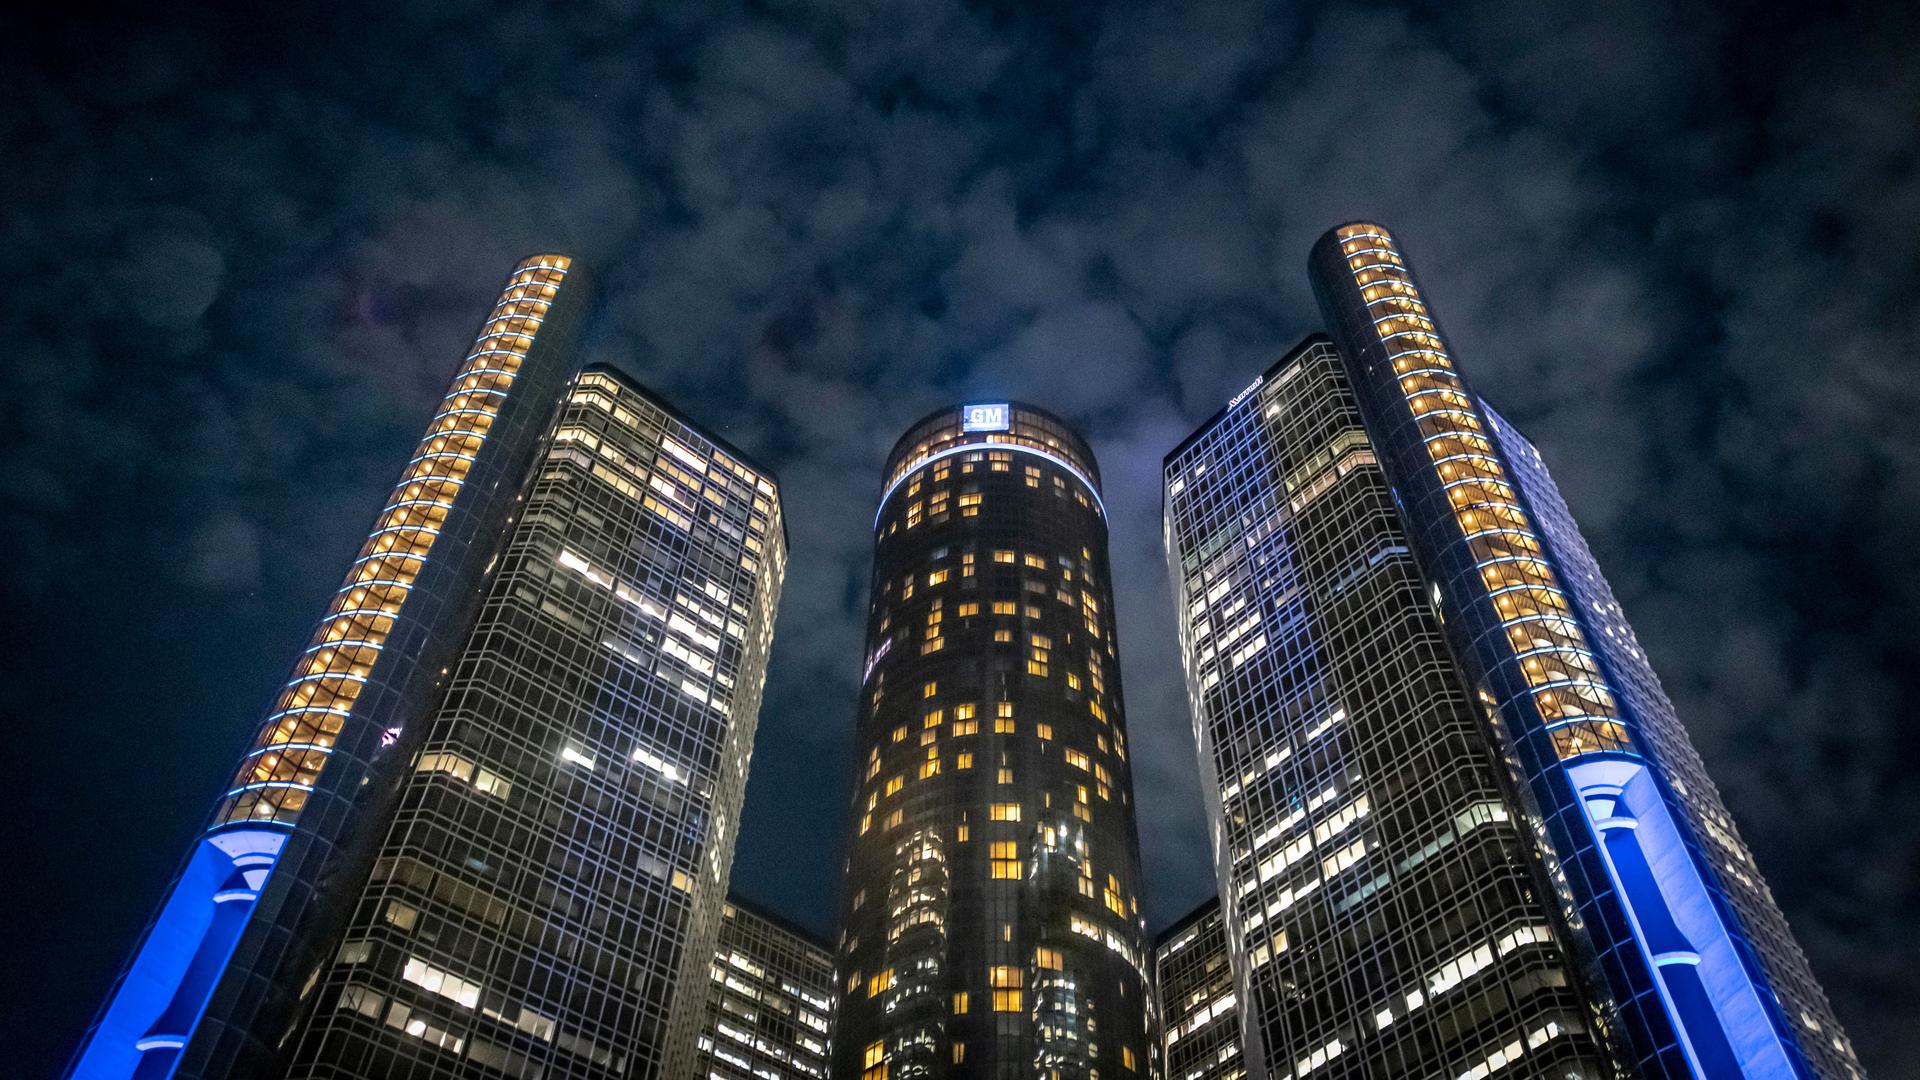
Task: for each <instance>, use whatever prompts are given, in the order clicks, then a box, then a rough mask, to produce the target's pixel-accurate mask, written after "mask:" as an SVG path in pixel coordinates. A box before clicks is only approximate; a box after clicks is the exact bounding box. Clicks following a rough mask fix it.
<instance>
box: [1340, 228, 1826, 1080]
mask: <svg viewBox="0 0 1920 1080" xmlns="http://www.w3.org/2000/svg"><path fill="white" fill-rule="evenodd" d="M1309 266H1310V275H1311V278H1312V283H1313V288H1314V291H1315V294H1316V295H1317V296H1318V298H1319V301H1320V307H1321V311H1322V313H1323V315H1324V317H1325V318H1326V321H1327V327H1328V330H1329V331H1330V332H1331V334H1332V337H1333V340H1334V343H1335V344H1336V345H1337V347H1338V349H1339V352H1340V355H1341V358H1342V360H1343V362H1344V365H1345V369H1346V372H1347V376H1348V382H1349V383H1350V385H1351V387H1352V392H1353V395H1354V398H1355V400H1356V403H1357V406H1358V409H1359V414H1360V416H1361V418H1362V420H1363V422H1364V425H1365V429H1366V433H1367V436H1368V439H1369V442H1370V443H1371V445H1372V447H1373V450H1374V452H1375V453H1376V454H1377V455H1378V460H1379V464H1380V466H1381V468H1382V469H1383V470H1384V473H1385V476H1386V479H1387V482H1388V483H1389V484H1391V485H1392V488H1393V491H1394V495H1395V503H1396V507H1397V509H1398V511H1399V516H1400V519H1401V521H1402V522H1403V524H1404V530H1405V535H1406V538H1407V543H1408V546H1409V547H1410V548H1411V553H1412V555H1413V557H1414V558H1415V559H1416V560H1417V562H1418V564H1419V566H1420V567H1421V570H1422V572H1423V574H1424V578H1425V581H1426V582H1427V584H1428V587H1429V588H1430V590H1431V593H1430V595H1431V597H1432V599H1433V603H1434V605H1435V607H1436V608H1437V610H1438V612H1439V614H1440V615H1441V617H1442V618H1443V620H1444V624H1445V631H1446V637H1447V640H1448V643H1449V645H1450V646H1451V649H1452V652H1453V654H1454V655H1455V656H1456V657H1457V659H1458V662H1459V664H1460V666H1461V668H1462V670H1463V672H1464V674H1465V676H1466V678H1467V679H1468V680H1469V681H1470V683H1471V684H1472V685H1473V686H1475V688H1476V690H1477V692H1478V693H1479V694H1480V695H1481V697H1482V700H1483V701H1484V702H1485V703H1486V704H1487V705H1488V706H1489V707H1490V708H1491V710H1492V712H1493V718H1494V721H1495V723H1496V725H1497V730H1498V731H1499V732H1500V735H1501V741H1502V749H1503V753H1504V754H1505V756H1507V758H1508V759H1509V761H1510V762H1511V764H1512V766H1513V768H1514V769H1515V771H1516V772H1517V774H1518V776H1519V778H1520V780H1521V783H1520V791H1521V794H1522V796H1523V797H1524V799H1525V801H1526V805H1527V813H1528V817H1529V819H1530V820H1531V821H1532V822H1535V823H1536V828H1537V829H1538V832H1539V834H1540V835H1541V837H1542V838H1543V840H1544V841H1545V847H1546V848H1547V849H1548V853H1549V854H1550V855H1551V856H1552V859H1553V864H1554V865H1555V866H1556V867H1557V869H1558V873H1559V884H1560V885H1561V886H1562V887H1563V888H1564V889H1565V890H1566V893H1565V895H1566V898H1567V900H1568V904H1569V907H1570V909H1571V911H1570V919H1569V925H1570V926H1571V928H1572V933H1571V934H1570V935H1569V941H1568V945H1569V947H1570V951H1571V952H1573V953H1574V954H1575V955H1576V956H1577V957H1578V958H1580V960H1581V961H1582V962H1581V964H1580V967H1579V970H1581V971H1583V972H1585V973H1586V974H1587V976H1588V979H1587V981H1588V983H1589V985H1590V987H1591V988H1592V992H1593V995H1594V997H1595V998H1597V999H1599V1000H1601V1001H1603V1002H1605V1003H1606V1010H1605V1015H1606V1016H1607V1017H1609V1018H1610V1020H1611V1021H1612V1026H1613V1028H1614V1032H1615V1041H1616V1044H1617V1045H1618V1047H1619V1048H1620V1050H1621V1053H1622V1056H1623V1058H1624V1060H1625V1062H1626V1063H1627V1064H1628V1066H1629V1067H1630V1068H1631V1069H1632V1070H1634V1071H1636V1072H1638V1073H1639V1074H1641V1075H1645V1076H1663V1077H1716V1078H1717V1077H1735V1076H1740V1077H1779V1078H1788V1077H1809V1076H1819V1077H1854V1076H1858V1075H1859V1065H1858V1063H1857V1061H1856V1059H1855V1058H1854V1055H1853V1052H1852V1049H1851V1047H1850V1046H1849V1045H1848V1044H1847V1041H1846V1038H1845V1036H1844V1035H1843V1034H1842V1032H1841V1031H1840V1028H1839V1024H1838V1023H1837V1022H1836V1021H1835V1019H1834V1017H1833V1015H1832V1013H1831V1011H1830V1009H1829V1008H1828V1006H1827V1003H1826V1000H1825V997H1824V995H1823V994H1822V993H1821V991H1820V988H1819V986H1818V985H1817V984H1816V983H1815V982H1814V980H1813V977H1812V975H1811V973H1810V972H1809V971H1808V968H1807V965H1806V961H1805V959H1804V957H1803V956H1802V955H1801V953H1800V950H1799V948H1798V947H1797V946H1796V945H1795V943H1794V941H1793V938H1792V936H1791V935H1790V934H1789V933H1788V931H1787V928H1786V925H1785V922H1784V920H1783V919H1782V918H1781V916H1780V913H1779V910H1778V909H1777V908H1776V907H1775V906H1774V903H1773V901H1772V898H1771V897H1770V896H1769V895H1768V893H1767V891H1766V888H1765V885H1764V883H1763V882H1762V881H1761V879H1760V877H1759V875H1758V871H1757V870H1756V869H1755V868H1754V866H1753V859H1752V856H1751V855H1750V853H1749V852H1748V851H1747V849H1746V845H1745V844H1744V843H1743V842H1742V841H1741V840H1740V837H1739V834H1738V832H1737V830H1736V829H1735V828H1734V825H1733V821H1732V819H1731V817H1730V816H1729V815H1728V814H1727V812H1726V809H1725V807H1724V806H1723V805H1722V804H1721V802H1720V798H1719V795H1718V793H1717V792H1716V791H1715V790H1714V787H1713V784H1712V782H1711V781H1710V780H1709V779H1708V777H1707V775H1706V772H1705V770H1704V769H1703V768H1702V767H1701V765H1700V762H1699V758H1698V756H1697V755H1696V754H1695V752H1694V750H1693V748H1692V746H1691V744H1690V742H1689V741H1688V739H1687V736H1686V733H1685V731H1684V729H1683V728H1682V727H1681V726H1680V723H1679V721H1678V719H1677V718H1676V717H1675V716H1674V713H1673V708H1672V705H1671V704H1670V703H1669V702H1668V701H1667V699H1666V696H1665V695H1664V694H1663V693H1662V692H1661V691H1660V687H1659V682H1658V680H1657V679H1656V678H1655V677H1654V674H1653V672H1652V669H1651V668H1650V667H1649V666H1648V664H1647V661H1646V657H1645V654H1644V653H1643V652H1642V651H1641V650H1640V648H1639V646H1638V644H1637V643H1636V642H1635V640H1634V637H1633V633H1632V631H1631V629H1630V628H1628V627H1627V625H1626V623H1625V621H1624V619H1623V618H1622V616H1621V613H1620V608H1619V605H1618V604H1617V603H1616V602H1615V600H1614V598H1613V596H1612V593H1611V591H1610V590H1609V589H1608V588H1607V586H1606V583H1605V579H1604V578H1603V577H1602V576H1601V575H1600V573H1599V570H1598V568H1597V567H1596V566H1595V565H1594V563H1593V559H1592V556H1591V554H1590V553H1589V552H1588V550H1587V547H1586V544H1585V542H1584V541H1582V540H1581V539H1580V536H1579V532H1578V530H1577V529H1575V528H1574V526H1573V523H1572V519H1571V518H1570V517H1569V516H1568V514H1567V512H1566V507H1565V504H1564V502H1563V501H1562V500H1561V498H1560V496H1559V493H1558V491H1557V490H1556V489H1555V488H1554V485H1553V482H1552V480H1551V478H1550V477H1549V476H1548V475H1547V472H1546V469H1545V466H1544V465H1543V464H1542V463H1541V461H1540V459H1539V455H1538V454H1537V453H1535V452H1534V450H1533V448H1532V447H1531V446H1529V445H1528V444H1527V443H1526V441H1525V440H1524V439H1522V438H1520V437H1519V435H1518V434H1517V433H1516V432H1514V431H1513V429H1512V428H1510V427H1509V426H1507V425H1506V424H1504V423H1503V422H1501V421H1500V420H1499V418H1498V417H1497V416H1495V415H1494V413H1493V411H1492V410H1491V409H1489V408H1488V407H1487V406H1486V404H1485V403H1484V402H1482V401H1480V400H1479V399H1478V398H1477V397H1476V396H1475V395H1474V394H1473V392H1472V390H1471V389H1470V388H1469V386H1468V384H1467V382H1466V379H1465V377H1464V376H1463V375H1462V373H1461V371H1460V369H1459V367H1458V366H1457V364H1456V362H1455V356H1454V353H1453V350H1452V348H1451V346H1450V345H1449V344H1448V342H1447V341H1446V338H1445V335H1444V334H1443V333H1442V331H1441V329H1440V327H1439V325H1438V323H1437V322H1436V320H1435V317H1434V314H1433V312H1432V310H1431V308H1430V307H1429V306H1428V305H1427V302H1426V298H1425V296H1424V295H1423V292H1422V290H1421V288H1420V286H1419V284H1418V282H1417V281H1416V279H1415V278H1414V276H1413V273H1412V271H1411V270H1410V269H1409V268H1408V265H1407V262H1406V260H1405V259H1404V257H1403V255H1402V253H1401V251H1400V248H1399V245H1398V244H1397V243H1396V241H1395V240H1394V238H1393V237H1392V235H1391V234H1389V233H1388V231H1387V230H1386V229H1384V228H1382V227H1380V226H1378V225H1374V224H1369V223H1354V224H1349V225H1343V226H1341V227H1339V228H1336V229H1334V230H1332V231H1331V232H1329V233H1327V234H1326V235H1325V236H1324V237H1322V238H1321V239H1320V241H1319V242H1318V243H1317V244H1315V245H1314V248H1313V252H1312V255H1311V257H1310V261H1309ZM1549 317H1550V315H1549Z"/></svg>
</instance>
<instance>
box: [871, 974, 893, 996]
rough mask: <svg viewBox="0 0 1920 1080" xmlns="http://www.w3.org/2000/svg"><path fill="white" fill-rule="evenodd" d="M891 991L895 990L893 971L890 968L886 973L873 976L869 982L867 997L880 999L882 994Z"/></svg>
mask: <svg viewBox="0 0 1920 1080" xmlns="http://www.w3.org/2000/svg"><path fill="white" fill-rule="evenodd" d="M891 989H893V969H892V968H888V969H887V970H885V971H882V972H878V973H876V974H875V975H874V976H873V978H871V979H868V980H867V996H868V997H879V996H880V995H881V994H883V993H885V992H886V991H888V990H891Z"/></svg>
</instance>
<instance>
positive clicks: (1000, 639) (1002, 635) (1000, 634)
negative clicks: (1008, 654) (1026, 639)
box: [993, 630, 1013, 645]
mask: <svg viewBox="0 0 1920 1080" xmlns="http://www.w3.org/2000/svg"><path fill="white" fill-rule="evenodd" d="M993 640H994V641H995V642H996V643H998V644H1001V645H1005V644H1006V643H1007V642H1009V641H1012V640H1013V631H1011V630H995V631H994V632H993Z"/></svg>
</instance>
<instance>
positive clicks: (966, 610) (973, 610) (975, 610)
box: [957, 604, 980, 618]
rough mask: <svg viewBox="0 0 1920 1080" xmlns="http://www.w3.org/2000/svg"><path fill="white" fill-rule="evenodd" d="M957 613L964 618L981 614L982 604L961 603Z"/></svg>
mask: <svg viewBox="0 0 1920 1080" xmlns="http://www.w3.org/2000/svg"><path fill="white" fill-rule="evenodd" d="M957 614H959V615H960V616H961V617H962V618H965V617H966V616H968V615H978V614H980V605H979V604H961V605H960V609H959V611H958V612H957Z"/></svg>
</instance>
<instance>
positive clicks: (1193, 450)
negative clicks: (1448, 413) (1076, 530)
mask: <svg viewBox="0 0 1920 1080" xmlns="http://www.w3.org/2000/svg"><path fill="white" fill-rule="evenodd" d="M1166 493H1167V495H1166V504H1165V528H1166V543H1167V552H1168V563H1169V567H1170V569H1171V571H1172V575H1173V589H1174V597H1175V602H1176V604H1177V606H1178V611H1179V618H1180V624H1179V631H1180V641H1181V646H1182V653H1183V655H1184V658H1185V661H1186V675H1187V684H1188V691H1189V695H1190V697H1191V700H1192V703H1193V722H1194V735H1195V742H1196V745H1197V747H1198V749H1199V753H1200V776H1201V787H1202V790H1203V792H1204V794H1205V797H1206V799H1207V802H1208V810H1209V816H1210V818H1211V819H1212V827H1213V842H1214V854H1215V858H1216V872H1217V874H1218V878H1219V882H1220V889H1221V895H1222V902H1221V907H1222V914H1223V916H1224V917H1223V919H1222V922H1223V923H1224V927H1223V930H1224V935H1225V939H1226V942H1225V943H1226V945H1227V946H1229V948H1228V950H1227V951H1228V954H1229V955H1230V956H1231V959H1232V968H1233V981H1234V983H1235V985H1236V987H1237V991H1238V992H1237V1000H1238V1001H1239V1002H1240V1003H1242V1007H1241V1008H1240V1010H1239V1011H1240V1016H1241V1021H1242V1024H1241V1027H1242V1028H1243V1030H1242V1032H1241V1035H1240V1038H1241V1041H1242V1042H1243V1043H1244V1045H1245V1048H1246V1057H1245V1061H1244V1066H1245V1068H1246V1070H1247V1073H1248V1075H1251V1076H1266V1077H1287V1078H1294V1080H1304V1078H1309V1077H1310V1078H1312V1080H1360V1078H1367V1077H1377V1076H1448V1077H1465V1078H1469V1080H1484V1078H1485V1077H1488V1076H1491V1075H1494V1074H1495V1073H1502V1074H1505V1075H1513V1074H1518V1075H1526V1076H1551V1077H1555V1078H1556V1080H1602V1078H1603V1077H1611V1076H1613V1075H1614V1072H1613V1068H1612V1056H1611V1054H1610V1053H1609V1052H1608V1050H1607V1049H1606V1047H1605V1043H1604V1038H1603V1034H1602V1032H1601V1031H1600V1030H1599V1028H1600V1025H1599V1023H1597V1022H1596V1019H1595V1013H1594V1010H1593V1008H1592V1005H1591V1000H1590V999H1589V998H1587V997H1586V996H1584V995H1583V994H1582V993H1581V990H1580V980H1579V978H1578V974H1577V972H1576V971H1575V970H1574V968H1573V961H1571V960H1570V959H1569V957H1568V951H1567V949H1566V947H1565V944H1564V940H1565V938H1566V931H1565V929H1564V927H1563V926H1562V925H1560V907H1561V905H1560V904H1559V902H1558V900H1557V899H1556V897H1555V896H1554V892H1553V889H1552V887H1551V885H1550V884H1549V879H1548V877H1547V875H1546V874H1544V873H1542V872H1541V871H1540V869H1539V868H1538V864H1539V861H1540V860H1539V857H1538V846H1537V844H1536V842H1535V839H1534V836H1533V834H1532V832H1531V830H1530V829H1529V828H1528V827H1527V824H1526V818H1525V815H1524V814H1523V813H1522V812H1521V811H1520V809H1519V807H1518V804H1517V800H1516V797H1515V795H1514V786H1515V785H1514V784H1513V782H1512V780H1511V778H1510V777H1509V776H1508V770H1507V767H1506V764H1505V762H1504V761H1503V760H1502V757H1501V753H1500V748H1499V744H1498V740H1497V738H1496V735H1495V733H1494V731H1493V730H1492V728H1491V727H1490V726H1489V724H1488V722H1487V715H1486V711H1485V708H1484V706H1483V705H1482V704H1481V702H1479V701H1478V700H1476V698H1475V694H1474V692H1473V689H1472V684H1471V682H1470V681H1469V680H1468V679H1467V678H1466V677H1465V675H1464V674H1463V672H1462V670H1461V668H1460V667H1459V665H1458V664H1457V663H1455V662H1454V659H1453V657H1452V654H1451V653H1450V652H1449V649H1448V645H1447V640H1446V636H1445V632H1444V628H1443V625H1442V622H1441V619H1440V617H1439V615H1438V614H1437V612H1436V610H1435V607H1434V604H1433V602H1432V600H1431V597H1430V593H1429V590H1428V588H1427V586H1426V584H1425V582H1424V580H1423V579H1422V577H1421V574H1420V567H1419V564H1418V563H1417V562H1416V561H1415V560H1414V558H1413V555H1412V552H1411V551H1410V549H1409V547H1408V543H1407V537H1406V534H1405V532H1404V530H1403V528H1402V526H1401V524H1400V520H1399V516H1398V514H1397V512H1396V511H1395V507H1394V499H1393V491H1392V488H1391V486H1390V484H1389V483H1388V480H1387V477H1386V475H1385V473H1384V472H1383V471H1382V469H1381V467H1380V463H1379V461H1378V459H1377V455H1376V453H1375V449H1374V446H1373V443H1372V442H1371V441H1370V440H1369V438H1368V436H1367V432H1366V431H1365V429H1364V427H1363V426H1362V422H1361V416H1360V413H1359V410H1358V408H1357V406H1356V404H1355V401H1354V396H1353V391H1352V389H1351V388H1350V387H1349V386H1348V384H1347V379H1346V374H1345V371H1344V366H1343V364H1342V362H1341V358H1340V355H1339V353H1338V352H1337V351H1335V349H1334V348H1333V346H1332V344H1331V343H1330V342H1329V341H1328V340H1327V339H1326V338H1324V337H1321V336H1318V335H1315V336H1314V337H1310V338H1308V339H1307V340H1306V341H1304V342H1302V343H1301V344H1300V345H1299V346H1298V347H1296V348H1295V349H1294V350H1293V351H1292V352H1290V353H1289V354H1287V355H1286V356H1285V357H1283V358H1282V359H1281V360H1280V361H1279V363H1277V364H1275V365H1274V366H1273V368H1271V369H1270V370H1268V371H1267V372H1265V373H1264V374H1263V375H1262V376H1261V377H1260V378H1258V379H1256V380H1255V382H1254V383H1253V384H1252V385H1251V386H1249V387H1248V388H1247V389H1246V391H1244V392H1243V393H1241V394H1240V395H1238V396H1237V397H1236V398H1235V399H1234V400H1233V401H1232V402H1231V403H1229V404H1228V406H1227V408H1226V409H1225V410H1223V411H1222V412H1221V413H1220V414H1219V415H1218V416H1216V417H1215V418H1214V419H1213V420H1211V421H1209V422H1208V423H1207V424H1206V425H1205V426H1203V427H1202V428H1201V429H1200V430H1199V431H1197V432H1195V433H1194V435H1193V436H1192V437H1191V438H1190V439H1188V440H1187V441H1186V442H1185V443H1183V444H1181V446H1179V447H1178V448H1176V449H1175V450H1174V452H1173V453H1172V454H1171V455H1169V456H1168V458H1167V461H1166ZM1161 970H1162V973H1163V983H1162V987H1161V993H1162V999H1161V1000H1162V1003H1163V1006H1164V1010H1165V1014H1164V1020H1165V1022H1166V1024H1167V1026H1168V1034H1167V1045H1168V1051H1167V1059H1168V1062H1169V1070H1168V1072H1169V1075H1170V1076H1183V1077H1184V1076H1190V1075H1191V1070H1192V1069H1193V1067H1194V1065H1193V1064H1192V1063H1190V1062H1186V1061H1182V1060H1181V1058H1180V1057H1179V1056H1177V1055H1184V1054H1188V1053H1191V1052H1192V1050H1191V1048H1190V1047H1189V1046H1188V1045H1187V1042H1186V1041H1185V1040H1187V1039H1195V1040H1199V1041H1201V1043H1202V1045H1205V1042H1206V1040H1207V1039H1211V1038H1215V1037H1217V1035H1208V1034H1206V1032H1207V1031H1211V1030H1213V1029H1211V1028H1205V1027H1204V1025H1205V1024H1206V1023H1207V1022H1208V1014H1205V1013H1201V1014H1199V1017H1198V1020H1199V1024H1200V1025H1201V1030H1200V1031H1199V1032H1196V1031H1195V1030H1194V1029H1195V1026H1196V1019H1195V1015H1194V1014H1193V1013H1192V1012H1191V1011H1189V1010H1188V1009H1187V1008H1186V1007H1184V1006H1183V1005H1182V1003H1181V1001H1180V1000H1179V999H1177V998H1176V997H1175V996H1174V995H1173V990H1174V989H1175V988H1174V987H1173V986H1172V985H1171V984H1170V983H1169V982H1167V981H1165V979H1164V976H1165V974H1166V973H1167V972H1168V971H1169V970H1170V969H1169V967H1168V961H1167V960H1164V959H1163V961H1162V968H1161ZM1174 970H1177V969H1174ZM1206 1060H1209V1061H1213V1062H1215V1063H1218V1062H1219V1058H1218V1057H1217V1056H1215V1057H1210V1058H1207V1059H1206ZM1234 1064H1240V1062H1235V1063H1234ZM1203 1075H1204V1074H1203Z"/></svg>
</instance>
